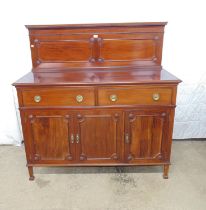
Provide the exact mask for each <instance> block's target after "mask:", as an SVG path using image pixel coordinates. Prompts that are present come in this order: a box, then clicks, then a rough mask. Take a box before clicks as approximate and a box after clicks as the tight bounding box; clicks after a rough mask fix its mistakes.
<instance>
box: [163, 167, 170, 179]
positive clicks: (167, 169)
mask: <svg viewBox="0 0 206 210" xmlns="http://www.w3.org/2000/svg"><path fill="white" fill-rule="evenodd" d="M168 173H169V164H167V165H164V166H163V178H164V179H168Z"/></svg>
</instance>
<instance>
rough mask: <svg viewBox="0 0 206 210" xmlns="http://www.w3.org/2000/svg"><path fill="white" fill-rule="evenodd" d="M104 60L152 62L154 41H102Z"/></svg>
mask: <svg viewBox="0 0 206 210" xmlns="http://www.w3.org/2000/svg"><path fill="white" fill-rule="evenodd" d="M101 55H102V58H104V60H113V61H132V60H152V59H153V58H154V56H155V42H154V40H137V39H130V40H129V39H127V40H126V39H112V40H104V41H103V44H102V49H101Z"/></svg>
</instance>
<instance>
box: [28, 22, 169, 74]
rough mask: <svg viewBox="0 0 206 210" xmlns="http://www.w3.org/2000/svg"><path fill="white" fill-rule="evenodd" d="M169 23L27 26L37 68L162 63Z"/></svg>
mask: <svg viewBox="0 0 206 210" xmlns="http://www.w3.org/2000/svg"><path fill="white" fill-rule="evenodd" d="M165 24H166V23H146V24H144V23H132V24H131V23H130V24H94V25H91V24H86V25H81V26H80V25H54V26H27V28H28V29H29V36H30V47H31V52H32V62H33V71H34V72H36V71H37V69H41V71H45V69H44V66H45V65H44V64H46V65H47V66H48V65H49V66H50V67H52V66H53V64H54V63H56V64H58V65H62V67H64V68H69V69H71V68H74V67H79V68H90V67H109V68H111V65H115V66H117V65H118V66H131V65H133V66H160V65H161V59H162V42H163V33H164V26H165Z"/></svg>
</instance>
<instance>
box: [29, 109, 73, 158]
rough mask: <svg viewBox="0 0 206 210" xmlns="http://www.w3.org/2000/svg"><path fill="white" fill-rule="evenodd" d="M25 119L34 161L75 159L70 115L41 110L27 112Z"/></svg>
mask: <svg viewBox="0 0 206 210" xmlns="http://www.w3.org/2000/svg"><path fill="white" fill-rule="evenodd" d="M27 119H28V123H27V124H28V129H29V133H30V134H29V136H30V140H31V143H32V145H33V146H32V147H33V160H34V161H40V162H41V161H62V160H65V161H68V160H69V161H71V160H74V159H75V154H74V153H75V148H74V144H73V142H72V139H71V134H72V133H73V132H72V130H73V129H72V118H71V116H70V115H68V114H66V113H60V112H58V113H56V112H52V111H51V112H49V111H47V112H45V111H42V112H33V113H32V114H29V115H28V116H27Z"/></svg>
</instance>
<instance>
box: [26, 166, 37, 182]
mask: <svg viewBox="0 0 206 210" xmlns="http://www.w3.org/2000/svg"><path fill="white" fill-rule="evenodd" d="M28 170H29V180H30V181H33V180H34V178H35V177H34V174H33V167H32V166H28Z"/></svg>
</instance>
